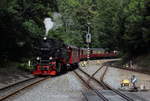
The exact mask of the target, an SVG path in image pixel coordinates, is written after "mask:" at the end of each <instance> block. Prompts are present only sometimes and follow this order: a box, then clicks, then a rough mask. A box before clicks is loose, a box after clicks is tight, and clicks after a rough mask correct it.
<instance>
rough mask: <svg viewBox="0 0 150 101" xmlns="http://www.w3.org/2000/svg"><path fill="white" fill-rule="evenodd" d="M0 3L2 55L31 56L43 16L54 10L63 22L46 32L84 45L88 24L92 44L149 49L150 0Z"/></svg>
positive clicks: (132, 53)
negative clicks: (61, 24)
mask: <svg viewBox="0 0 150 101" xmlns="http://www.w3.org/2000/svg"><path fill="white" fill-rule="evenodd" d="M0 7H1V8H0V30H1V34H0V46H1V47H0V57H1V58H2V59H3V58H7V57H9V58H13V59H16V58H18V59H19V57H24V56H29V55H30V56H32V53H33V51H32V50H33V48H34V47H35V46H34V43H35V42H36V40H38V39H39V38H40V37H41V36H43V35H44V33H45V32H44V24H43V20H44V18H45V17H52V14H53V12H59V13H60V14H61V20H62V22H63V26H60V27H58V28H56V29H54V30H51V31H50V32H49V36H50V37H54V38H58V39H61V40H64V41H65V43H67V44H71V45H75V46H79V47H86V44H85V34H86V33H87V27H88V26H89V27H90V33H91V34H92V43H91V45H90V46H91V47H103V48H107V49H109V50H118V51H121V52H122V53H123V54H128V55H129V56H137V55H140V54H141V53H146V52H148V51H149V50H150V47H149V45H150V28H149V27H150V12H149V11H150V1H149V0H1V1H0ZM53 19H54V18H53ZM27 54H28V55H27Z"/></svg>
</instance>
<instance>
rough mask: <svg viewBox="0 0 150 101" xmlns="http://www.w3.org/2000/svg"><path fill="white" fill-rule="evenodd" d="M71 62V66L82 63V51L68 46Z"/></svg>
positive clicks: (69, 62)
mask: <svg viewBox="0 0 150 101" xmlns="http://www.w3.org/2000/svg"><path fill="white" fill-rule="evenodd" d="M68 51H69V52H68V54H69V61H68V64H69V65H70V66H77V65H78V63H79V62H80V49H79V48H77V47H74V46H68Z"/></svg>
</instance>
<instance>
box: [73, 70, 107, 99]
mask: <svg viewBox="0 0 150 101" xmlns="http://www.w3.org/2000/svg"><path fill="white" fill-rule="evenodd" d="M74 73H75V74H76V75H77V76H78V77H79V78H80V79H81V80H82V81H83V82H84V84H85V85H86V86H87V87H88V88H90V89H91V90H93V91H94V92H95V93H96V94H97V96H98V97H100V98H101V99H102V100H103V101H109V100H108V99H107V98H106V97H105V96H104V95H103V94H102V93H100V92H99V91H98V90H97V89H94V87H92V86H91V85H89V84H88V83H87V82H86V81H85V80H84V79H83V78H82V77H81V76H80V75H79V74H78V73H77V72H76V71H74Z"/></svg>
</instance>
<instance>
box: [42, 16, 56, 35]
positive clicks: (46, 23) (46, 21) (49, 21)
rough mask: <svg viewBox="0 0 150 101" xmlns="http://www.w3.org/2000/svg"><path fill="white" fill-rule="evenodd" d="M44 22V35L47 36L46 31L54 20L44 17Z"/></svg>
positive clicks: (50, 27) (51, 26)
mask: <svg viewBox="0 0 150 101" xmlns="http://www.w3.org/2000/svg"><path fill="white" fill-rule="evenodd" d="M44 24H45V29H46V33H45V35H46V36H47V35H48V31H49V30H51V29H52V28H53V25H54V22H53V21H52V19H51V18H45V19H44Z"/></svg>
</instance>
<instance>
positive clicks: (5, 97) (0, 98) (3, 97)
mask: <svg viewBox="0 0 150 101" xmlns="http://www.w3.org/2000/svg"><path fill="white" fill-rule="evenodd" d="M48 78H49V77H47V78H42V79H40V80H38V81H35V82H33V83H31V84H28V85H25V86H24V87H22V88H20V89H18V90H15V91H13V92H11V93H10V94H8V95H5V96H2V97H0V101H3V100H5V99H7V98H9V97H11V96H13V95H15V94H17V93H18V92H20V91H22V90H24V89H27V88H30V87H32V86H34V85H36V84H38V83H40V82H42V81H44V80H47V79H48ZM24 82H25V81H24ZM19 84H20V83H19ZM15 85H17V84H15ZM8 88H9V87H7V89H8ZM3 89H5V88H3Z"/></svg>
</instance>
